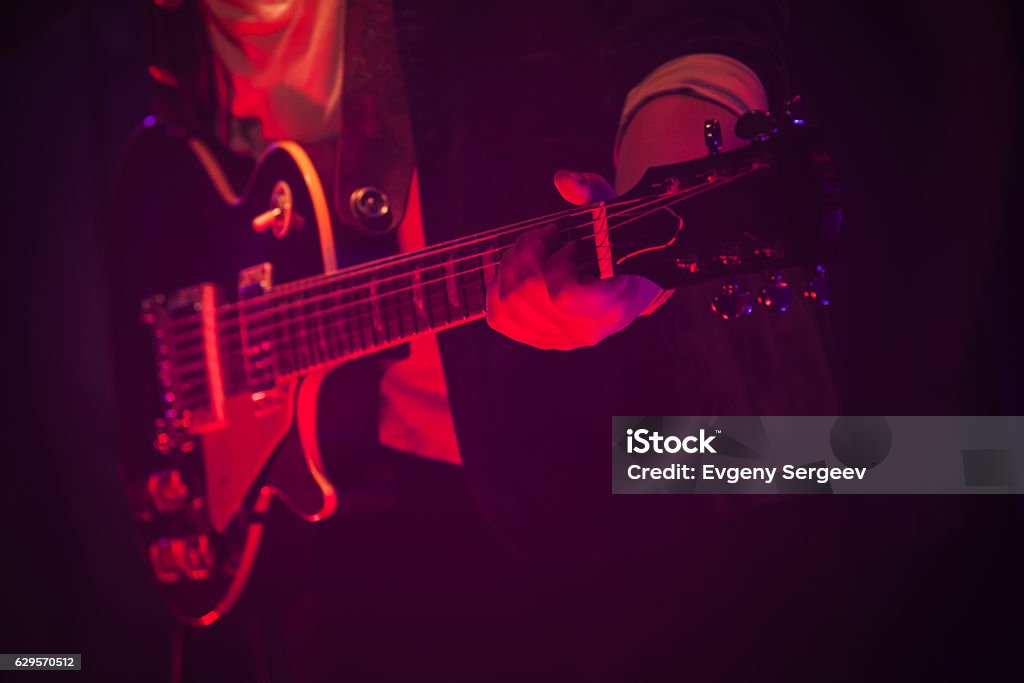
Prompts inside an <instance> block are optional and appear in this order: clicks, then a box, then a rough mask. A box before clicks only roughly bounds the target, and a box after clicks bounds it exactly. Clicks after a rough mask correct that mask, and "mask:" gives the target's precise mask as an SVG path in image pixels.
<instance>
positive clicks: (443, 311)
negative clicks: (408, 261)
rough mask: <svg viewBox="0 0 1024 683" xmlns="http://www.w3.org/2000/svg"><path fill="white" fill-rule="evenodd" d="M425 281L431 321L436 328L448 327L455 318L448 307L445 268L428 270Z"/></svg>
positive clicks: (437, 267)
mask: <svg viewBox="0 0 1024 683" xmlns="http://www.w3.org/2000/svg"><path fill="white" fill-rule="evenodd" d="M423 279H424V280H425V281H426V284H424V286H423V289H424V292H425V293H426V297H427V306H428V307H429V308H430V319H431V320H432V321H433V323H434V326H435V327H441V326H442V325H447V324H448V323H450V322H451V321H452V320H453V317H452V315H451V310H450V309H449V307H448V285H447V283H446V282H445V280H444V267H443V266H440V265H439V266H435V267H433V268H428V269H426V270H425V271H424V273H423Z"/></svg>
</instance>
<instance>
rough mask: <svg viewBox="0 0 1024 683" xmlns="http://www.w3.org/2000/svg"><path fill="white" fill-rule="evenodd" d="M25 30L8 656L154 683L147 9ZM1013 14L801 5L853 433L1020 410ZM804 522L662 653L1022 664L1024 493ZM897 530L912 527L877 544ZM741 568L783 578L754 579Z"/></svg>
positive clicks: (874, 508)
mask: <svg viewBox="0 0 1024 683" xmlns="http://www.w3.org/2000/svg"><path fill="white" fill-rule="evenodd" d="M34 11H35V12H36V14H34V15H32V14H25V15H24V16H20V15H19V16H16V17H14V18H13V19H10V20H8V21H6V22H5V26H4V31H5V34H4V37H3V45H2V47H3V57H2V71H0V84H2V88H3V90H2V92H3V94H4V99H3V112H4V121H3V129H2V130H3V133H4V140H5V142H6V144H5V145H4V147H5V151H6V158H5V161H4V176H5V185H4V187H5V192H4V199H5V202H4V203H5V210H4V211H3V212H2V213H0V216H3V218H4V221H3V223H4V230H5V233H4V234H5V237H7V239H6V240H5V242H4V248H3V251H2V253H3V256H4V258H3V261H2V265H3V267H4V269H5V273H4V275H5V277H4V282H5V287H4V292H5V297H4V298H5V303H6V306H5V308H6V311H5V317H6V319H7V320H8V321H9V322H8V324H7V325H5V326H4V329H5V334H4V339H5V342H6V344H5V346H6V347H7V349H6V351H5V357H6V359H7V363H6V364H5V368H6V369H7V381H6V382H5V383H4V392H3V394H4V401H5V404H7V405H6V406H5V409H4V412H3V415H4V418H5V422H9V423H10V424H9V425H8V426H7V429H5V430H4V432H3V436H4V438H3V441H2V446H0V452H2V453H3V462H4V465H5V467H4V470H3V472H4V475H3V491H4V493H3V496H2V505H3V508H2V509H3V513H2V514H3V521H4V536H3V540H4V547H5V552H4V554H3V556H2V559H0V561H2V562H3V573H2V575H0V576H2V586H3V593H2V598H0V599H2V603H0V650H2V651H6V652H15V651H28V652H83V653H85V662H86V668H87V669H88V670H89V671H90V673H89V674H86V675H88V676H92V677H95V678H96V679H98V680H99V679H107V680H109V679H111V678H112V677H113V676H114V675H116V674H119V673H120V674H127V673H128V672H131V675H130V676H129V677H130V678H133V679H135V680H140V679H144V680H164V679H165V678H166V676H167V673H166V672H167V664H168V662H169V659H170V646H169V643H170V632H171V624H170V622H169V620H168V618H167V617H166V616H165V615H164V613H163V611H162V609H161V607H160V605H159V604H158V603H157V602H156V599H155V595H154V593H153V591H152V590H151V589H150V586H149V584H148V579H147V577H146V573H145V568H144V565H143V564H142V562H141V560H140V559H139V558H138V557H137V555H136V550H135V547H134V546H133V543H132V536H131V528H130V518H129V515H128V513H127V509H126V506H125V504H124V501H123V499H122V496H121V490H120V483H119V480H118V478H117V473H116V470H115V463H114V458H113V453H112V445H111V432H112V429H111V423H112V420H113V418H114V416H113V415H112V413H111V408H110V403H111V402H110V394H109V388H108V384H107V382H108V376H109V367H110V363H111V362H112V359H111V358H110V356H109V349H108V340H107V337H106V326H105V318H104V316H105V311H104V306H103V301H104V297H103V291H104V285H105V272H106V264H105V263H104V257H103V251H102V248H101V243H100V235H101V225H102V217H103V215H104V214H103V212H104V209H105V206H106V204H105V201H106V198H107V194H108V190H109V184H110V177H111V172H112V169H113V168H114V165H115V163H116V159H117V155H118V151H119V149H120V148H121V145H122V144H123V142H124V141H125V139H126V138H127V136H128V134H129V132H130V131H131V129H132V128H133V127H134V126H135V125H136V124H137V123H138V122H139V121H140V120H141V119H142V117H143V116H144V115H145V114H146V113H147V103H148V83H147V76H146V73H145V64H146V60H145V31H144V28H143V22H142V16H141V10H140V9H139V8H138V7H137V6H136V4H135V3H132V2H127V1H124V0H116V1H114V2H105V3H104V2H81V3H64V4H60V3H58V4H56V5H52V6H49V7H47V8H45V9H42V10H34ZM1020 12H1021V10H1020V9H1019V4H1016V3H1010V2H1006V3H985V2H982V3H935V2H909V1H906V0H897V1H893V2H887V3H878V4H875V3H868V4H863V3H814V2H798V3H796V4H795V5H794V12H793V18H794V33H793V38H792V55H791V61H792V64H793V74H792V76H793V80H794V84H795V86H796V90H797V91H800V92H804V93H808V94H810V95H813V96H814V97H815V99H817V101H818V105H819V109H820V117H821V118H822V120H824V121H825V122H826V123H827V127H828V131H829V137H830V140H831V149H832V151H833V154H834V158H835V161H836V164H837V166H838V168H839V171H840V173H841V175H842V178H843V180H844V188H843V189H844V203H845V216H846V225H845V229H846V232H845V235H844V242H845V243H844V247H843V259H844V264H843V267H842V268H841V269H840V270H839V271H838V272H837V274H836V280H835V300H836V302H837V303H836V311H835V320H836V325H837V328H838V332H839V335H838V336H839V339H840V340H841V344H840V345H839V358H838V361H839V364H840V376H841V378H842V380H843V381H842V391H843V396H844V399H845V401H846V404H847V412H848V413H850V414H910V415H913V414H1021V413H1022V402H1024V396H1022V391H1024V389H1022V379H1024V372H1022V366H1021V360H1020V353H1019V350H1018V349H1019V345H1020V343H1019V341H1018V340H1017V338H1015V336H1014V335H1013V334H1012V332H1013V331H1014V330H1015V329H1016V327H1017V326H1016V325H1014V324H1013V323H1014V322H1015V321H1016V319H1017V318H1018V317H1019V315H1020V313H1021V308H1022V307H1021V296H1020V295H1021V293H1022V288H1021V286H1020V282H1019V279H1018V277H1017V273H1016V270H1017V269H1016V259H1017V256H1018V255H1019V254H1020V253H1021V248H1022V246H1024V245H1022V237H1021V232H1022V230H1021V228H1022V225H1021V221H1020V219H1019V208H1018V207H1017V206H1016V205H1015V199H1016V198H1017V197H1019V196H1021V190H1022V189H1024V188H1022V177H1021V169H1020V163H1019V161H1018V160H1019V159H1020V158H1021V156H1020V152H1021V151H1022V149H1021V147H1022V137H1021V134H1020V125H1019V121H1020V120H1021V119H1022V117H1021V115H1020V111H1021V107H1020V104H1021V103H1020V81H1021V76H1020V74H1019V72H1018V70H1017V66H1018V63H1019V61H1020V54H1019V49H1020V48H1019V44H1020V43H1019V41H1020V38H1021V37H1022V36H1021V33H1020ZM16 14H17V13H16ZM22 14H24V13H22ZM538 182H547V179H546V178H538ZM816 505H817V506H818V510H817V511H818V512H820V513H821V514H823V515H830V516H831V518H833V519H835V520H836V526H835V527H834V535H833V536H832V538H830V539H829V540H830V541H831V542H830V543H826V542H825V541H824V540H823V539H821V538H810V539H809V538H802V537H798V536H795V535H791V534H790V533H789V532H787V530H786V529H785V528H780V527H779V526H773V525H772V524H771V521H772V520H771V518H768V519H766V520H764V521H762V522H760V523H759V524H755V525H754V527H753V528H751V529H747V530H745V531H744V532H743V534H742V535H738V536H735V537H732V538H728V539H726V538H723V539H719V540H718V541H716V542H715V543H713V544H712V545H711V546H709V547H708V548H707V549H706V550H708V551H709V552H708V554H707V556H706V557H702V558H695V563H694V567H693V575H692V576H689V577H687V579H688V580H693V581H696V582H698V583H699V582H701V581H711V582H712V584H711V585H713V586H719V587H720V586H727V585H730V584H734V583H736V582H744V581H749V580H751V579H757V578H761V579H765V580H766V581H767V582H769V583H770V585H771V586H772V587H773V588H775V589H777V590H774V591H773V597H771V598H766V599H765V600H764V601H762V602H757V603H742V602H736V603H734V604H729V603H718V604H726V605H728V606H727V607H726V608H724V609H718V610H714V614H715V615H716V616H715V619H714V620H712V621H709V622H706V623H698V624H696V625H694V624H690V623H688V622H685V620H683V621H681V622H680V623H679V624H678V625H679V626H680V630H679V634H680V635H679V636H678V637H677V638H674V639H670V640H666V641H665V642H667V643H669V644H668V645H665V647H672V648H675V649H677V650H678V651H679V652H680V653H681V654H680V656H681V657H682V656H684V655H685V656H687V657H689V656H691V655H692V656H693V661H694V664H693V665H692V666H693V667H695V668H696V669H697V670H700V671H706V672H717V671H722V672H724V671H726V670H730V671H731V670H734V669H735V667H740V669H738V670H739V671H746V672H747V673H750V672H752V671H764V670H766V669H764V668H763V667H768V666H770V664H778V665H782V666H785V667H786V668H787V669H789V670H790V671H791V672H793V674H794V676H796V677H804V676H815V677H818V678H822V677H825V676H836V677H844V676H843V675H844V674H846V675H853V674H856V673H865V672H868V671H874V672H881V671H888V672H890V673H896V672H897V671H899V672H901V673H903V674H904V675H911V674H920V673H929V672H930V673H939V672H945V673H949V672H958V671H959V672H962V673H965V674H966V673H968V672H972V673H978V672H980V671H982V670H988V671H989V672H990V673H991V672H995V671H997V670H998V669H997V667H998V665H999V662H1000V661H1005V660H1009V659H1010V658H1011V656H1012V655H1013V654H1014V652H1015V650H1014V648H1016V647H1017V644H1018V643H1019V637H1020V636H1021V635H1022V633H1021V627H1020V626H1019V623H1020V622H1019V617H1020V608H1021V606H1022V585H1021V584H1022V582H1021V580H1020V576H1022V575H1024V574H1022V572H1021V570H1022V569H1024V567H1022V566H1021V563H1020V561H1019V560H1018V559H1016V557H1017V555H1019V554H1020V553H1019V551H1020V549H1021V526H1020V523H1021V521H1022V515H1021V504H1020V503H1019V502H1018V501H1015V500H1013V499H1010V498H981V497H976V498H970V499H956V498H941V497H934V498H927V499H926V498H902V499H885V500H879V499H866V498H865V499H852V498H849V499H845V498H844V499H826V500H821V501H820V502H816ZM906 520H912V521H910V522H907V521H906ZM922 520H924V521H923V522H922ZM901 524H903V525H904V526H906V524H910V525H911V528H910V530H909V533H908V534H905V535H904V536H899V537H897V536H891V537H889V536H886V529H887V528H892V527H899V526H901ZM915 524H918V525H921V526H920V528H917V527H913V525H915ZM903 531H904V532H906V531H907V529H906V528H904V529H903ZM907 537H909V538H912V539H915V540H914V542H912V543H910V544H907V543H905V542H901V541H899V540H898V538H903V539H905V538H907ZM747 541H749V542H750V545H745V542H747ZM755 548H756V549H757V551H758V552H760V551H763V550H765V549H769V550H770V551H771V554H772V555H773V556H774V558H775V559H773V560H771V561H769V562H767V563H766V564H763V565H759V564H758V563H759V562H760V560H755V559H754V558H755V557H760V555H756V554H755ZM786 558H789V559H788V560H787V559H786ZM794 605H799V606H800V607H799V612H796V611H794V610H795V607H793V606H794ZM705 611H707V610H705ZM700 613H701V614H704V613H705V612H700ZM707 613H711V612H710V611H708V612H707ZM684 622H685V623H686V625H685V626H684V625H683V624H684ZM629 627H630V628H637V627H639V628H641V629H642V628H643V625H630V626H629ZM725 634H728V637H725ZM661 637H667V635H666V634H665V633H662V634H661ZM737 648H746V649H745V650H742V649H741V650H738V649H737ZM744 653H746V654H747V655H748V656H749V659H748V658H744V657H743V656H742V655H743V654H744ZM744 661H747V662H748V664H749V666H751V667H752V668H750V669H746V666H747V665H745V664H743V662H744ZM758 662H760V664H757V663H758ZM755 664H756V665H755Z"/></svg>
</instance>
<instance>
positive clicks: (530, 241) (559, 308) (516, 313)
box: [487, 171, 665, 351]
mask: <svg viewBox="0 0 1024 683" xmlns="http://www.w3.org/2000/svg"><path fill="white" fill-rule="evenodd" d="M555 187H557V188H558V191H559V193H560V194H561V195H562V197H564V198H565V199H566V200H567V201H569V202H571V203H573V204H578V205H584V204H589V203H591V202H597V201H605V200H609V199H613V198H614V197H615V191H614V190H613V189H612V188H611V186H610V185H609V184H608V181H607V180H605V179H604V178H602V177H601V176H599V175H597V174H594V173H572V172H569V171H559V172H558V173H556V174H555ZM579 248H580V245H579V243H578V242H575V241H570V242H569V243H568V244H566V245H565V246H562V247H560V248H559V247H558V233H557V229H556V228H555V226H554V225H550V226H547V227H544V228H539V229H536V230H531V231H529V232H526V233H524V234H523V235H521V236H520V237H519V239H518V240H516V243H515V244H514V245H513V246H512V248H511V249H509V250H508V251H507V252H505V255H504V256H503V257H502V259H501V264H500V266H499V268H498V277H497V278H496V279H495V280H494V281H493V282H492V283H491V285H490V287H489V288H488V290H487V322H488V324H490V326H491V327H492V328H494V329H495V330H497V331H498V332H501V333H502V334H504V335H505V336H506V337H509V338H511V339H514V340H516V341H519V342H523V343H524V344H529V345H531V346H535V347H537V348H539V349H557V350H561V351H568V350H570V349H575V348H579V347H581V346H593V345H594V344H597V343H598V342H599V341H601V340H602V339H604V338H606V337H608V336H610V335H612V334H615V333H616V332H618V331H619V330H621V329H623V328H624V327H626V326H627V325H629V324H630V323H631V322H633V320H634V319H635V318H636V317H637V316H638V315H640V314H641V313H643V312H645V311H646V310H647V309H649V308H653V307H656V304H658V303H660V301H661V300H663V298H664V295H665V292H664V291H663V290H662V289H661V288H660V287H658V286H657V285H656V284H654V283H653V282H651V281H650V280H648V279H647V278H644V277H640V276H638V275H618V276H616V277H614V278H611V279H610V280H600V279H598V278H596V277H594V276H589V275H582V274H581V273H580V271H579V268H578V267H577V258H576V257H577V250H578V249H579Z"/></svg>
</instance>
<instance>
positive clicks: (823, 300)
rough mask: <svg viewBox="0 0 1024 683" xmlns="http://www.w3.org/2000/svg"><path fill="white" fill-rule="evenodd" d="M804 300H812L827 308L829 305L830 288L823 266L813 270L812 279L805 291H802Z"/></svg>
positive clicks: (830, 298)
mask: <svg viewBox="0 0 1024 683" xmlns="http://www.w3.org/2000/svg"><path fill="white" fill-rule="evenodd" d="M804 298H806V299H812V300H814V301H816V302H817V303H819V304H821V305H822V306H828V305H829V303H831V300H832V288H831V287H830V286H829V282H828V275H827V274H826V273H825V266H818V267H817V268H815V274H814V277H812V278H811V279H810V280H808V282H807V289H805V290H804Z"/></svg>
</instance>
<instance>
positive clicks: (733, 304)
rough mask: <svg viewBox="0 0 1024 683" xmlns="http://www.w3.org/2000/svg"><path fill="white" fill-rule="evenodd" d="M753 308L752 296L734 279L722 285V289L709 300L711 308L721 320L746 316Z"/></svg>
mask: <svg viewBox="0 0 1024 683" xmlns="http://www.w3.org/2000/svg"><path fill="white" fill-rule="evenodd" d="M753 309H754V296H753V295H752V294H751V293H750V291H749V290H746V289H744V288H743V287H742V286H741V285H740V284H739V283H738V282H736V281H735V280H728V281H727V282H726V283H725V284H724V285H722V291H721V292H720V293H719V294H718V296H716V297H715V298H714V299H712V300H711V310H712V311H714V312H715V313H717V314H718V315H719V316H721V317H722V319H723V320H739V319H740V318H746V317H747V316H748V315H750V312H751V311H752V310H753Z"/></svg>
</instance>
